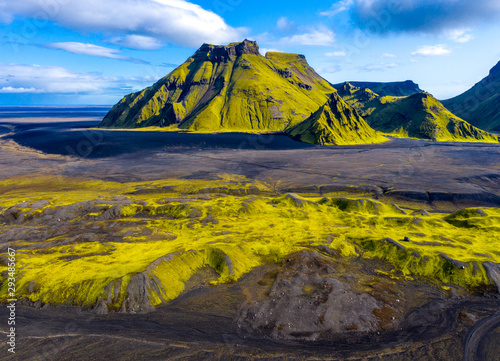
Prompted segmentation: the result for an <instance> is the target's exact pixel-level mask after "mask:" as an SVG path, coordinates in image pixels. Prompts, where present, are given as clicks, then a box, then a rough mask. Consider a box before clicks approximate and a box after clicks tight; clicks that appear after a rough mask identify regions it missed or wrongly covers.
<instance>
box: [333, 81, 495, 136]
mask: <svg viewBox="0 0 500 361" xmlns="http://www.w3.org/2000/svg"><path fill="white" fill-rule="evenodd" d="M339 94H340V95H341V96H342V98H343V99H344V100H345V101H346V102H347V103H348V104H349V105H351V106H352V107H353V108H354V109H356V110H357V111H358V112H359V113H360V114H361V115H362V116H363V117H364V118H365V119H366V120H367V122H368V124H370V126H371V127H373V128H374V129H376V130H379V131H381V132H385V133H392V135H394V136H402V137H412V138H419V139H428V140H435V141H461V142H468V141H479V142H498V137H496V136H495V135H492V134H490V133H487V132H485V131H483V130H481V129H478V128H476V127H474V126H473V125H471V124H469V123H467V122H466V121H465V120H463V119H461V118H459V117H457V116H456V115H454V114H452V113H451V112H450V111H449V110H448V109H446V108H445V107H444V105H443V104H441V103H440V102H439V101H438V100H437V99H436V98H434V97H433V96H432V95H431V94H429V93H426V92H422V93H417V94H413V95H410V96H406V97H394V96H380V95H379V94H377V93H375V92H373V91H371V90H370V89H366V88H358V87H355V86H354V85H352V84H350V83H344V84H343V85H342V87H340V89H339Z"/></svg>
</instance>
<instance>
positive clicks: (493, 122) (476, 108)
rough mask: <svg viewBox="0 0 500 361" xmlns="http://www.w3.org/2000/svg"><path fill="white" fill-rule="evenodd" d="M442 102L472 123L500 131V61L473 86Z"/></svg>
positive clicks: (486, 128)
mask: <svg viewBox="0 0 500 361" xmlns="http://www.w3.org/2000/svg"><path fill="white" fill-rule="evenodd" d="M442 103H443V104H444V105H445V106H446V107H447V108H449V109H450V111H452V112H453V113H455V114H457V115H458V116H460V117H461V118H463V119H465V120H467V121H468V122H469V123H471V124H472V125H474V126H476V127H478V128H481V129H484V130H486V131H497V132H500V61H499V62H498V63H497V64H496V65H495V66H494V67H493V68H491V69H490V71H489V73H488V75H487V76H486V77H485V78H483V79H482V80H481V81H479V82H478V83H476V84H475V85H474V86H473V87H472V88H470V89H469V90H467V91H465V92H464V93H462V94H460V95H457V96H456V97H453V98H450V99H446V100H443V101H442Z"/></svg>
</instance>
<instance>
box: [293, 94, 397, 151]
mask: <svg viewBox="0 0 500 361" xmlns="http://www.w3.org/2000/svg"><path fill="white" fill-rule="evenodd" d="M287 133H288V135H289V136H290V137H291V138H294V139H297V140H300V141H302V142H305V143H313V144H325V145H331V144H335V145H347V144H359V143H381V142H384V141H386V140H387V139H386V138H384V137H383V136H382V135H380V134H379V133H378V132H377V131H375V130H373V129H372V128H371V127H370V126H369V125H368V124H367V123H366V121H365V120H364V119H363V118H362V117H361V116H360V115H359V114H358V112H357V111H356V110H355V109H353V108H352V107H351V106H349V105H348V104H347V103H346V102H344V101H343V100H342V98H341V97H340V96H339V95H338V94H337V93H336V92H335V93H333V94H332V95H331V97H330V99H328V101H327V102H326V104H325V105H323V106H322V107H320V108H319V109H318V111H316V112H315V113H314V114H312V115H311V116H310V117H309V118H307V119H306V120H304V121H303V122H301V123H299V124H297V125H296V126H294V127H292V128H290V129H289V130H288V131H287Z"/></svg>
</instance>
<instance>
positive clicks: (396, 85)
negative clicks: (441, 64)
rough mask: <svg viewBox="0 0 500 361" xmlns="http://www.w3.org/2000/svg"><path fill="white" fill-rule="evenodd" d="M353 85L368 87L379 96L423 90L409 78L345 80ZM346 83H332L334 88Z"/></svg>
mask: <svg viewBox="0 0 500 361" xmlns="http://www.w3.org/2000/svg"><path fill="white" fill-rule="evenodd" d="M347 83H348V84H351V85H352V86H353V87H356V88H361V89H369V90H371V91H373V92H375V93H377V94H378V95H380V96H394V97H405V96H409V95H413V94H417V93H421V92H423V90H422V89H420V87H419V86H418V84H416V83H414V82H413V81H411V80H406V81H396V82H388V83H382V82H369V81H350V82H347ZM345 84H346V83H339V84H334V85H333V86H334V87H335V89H340V88H342V86H343V85H345Z"/></svg>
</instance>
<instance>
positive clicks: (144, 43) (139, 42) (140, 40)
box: [109, 35, 165, 50]
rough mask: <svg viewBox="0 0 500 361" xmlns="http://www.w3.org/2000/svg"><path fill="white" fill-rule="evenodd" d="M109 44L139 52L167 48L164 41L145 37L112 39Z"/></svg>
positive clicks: (132, 36) (135, 36) (128, 36)
mask: <svg viewBox="0 0 500 361" xmlns="http://www.w3.org/2000/svg"><path fill="white" fill-rule="evenodd" d="M109 42H110V43H111V44H115V45H120V46H123V47H125V48H129V49H138V50H156V49H159V48H161V47H163V46H165V43H164V42H163V41H160V40H158V39H155V38H152V37H150V36H143V35H127V36H117V37H114V38H111V39H110V40H109Z"/></svg>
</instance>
